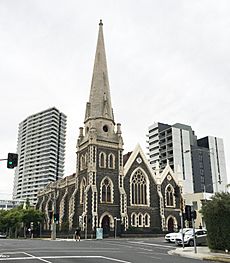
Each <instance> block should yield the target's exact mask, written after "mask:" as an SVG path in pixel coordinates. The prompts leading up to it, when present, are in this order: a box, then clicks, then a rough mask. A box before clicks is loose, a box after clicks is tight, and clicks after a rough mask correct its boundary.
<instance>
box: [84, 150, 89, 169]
mask: <svg viewBox="0 0 230 263" xmlns="http://www.w3.org/2000/svg"><path fill="white" fill-rule="evenodd" d="M87 165H88V153H86V154H85V163H84V169H86V168H87Z"/></svg>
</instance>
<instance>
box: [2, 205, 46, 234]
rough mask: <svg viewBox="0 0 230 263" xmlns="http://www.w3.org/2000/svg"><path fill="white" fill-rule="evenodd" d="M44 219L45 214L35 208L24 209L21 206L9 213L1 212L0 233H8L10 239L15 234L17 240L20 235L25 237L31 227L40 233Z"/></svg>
mask: <svg viewBox="0 0 230 263" xmlns="http://www.w3.org/2000/svg"><path fill="white" fill-rule="evenodd" d="M43 219H44V214H43V213H42V212H40V211H39V210H35V209H33V208H27V209H23V207H22V206H19V207H15V208H13V209H11V210H8V211H0V231H3V232H7V233H8V236H10V237H12V234H13V233H14V235H13V236H14V237H15V238H16V237H18V235H19V234H20V233H21V235H24V236H25V233H26V229H28V228H30V227H31V225H33V229H34V230H35V231H36V230H37V231H38V229H39V224H40V223H41V222H42V221H43ZM32 222H33V223H32Z"/></svg>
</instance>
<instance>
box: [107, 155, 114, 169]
mask: <svg viewBox="0 0 230 263" xmlns="http://www.w3.org/2000/svg"><path fill="white" fill-rule="evenodd" d="M108 168H109V169H115V155H114V154H113V153H110V154H109V155H108Z"/></svg>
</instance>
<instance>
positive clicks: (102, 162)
mask: <svg viewBox="0 0 230 263" xmlns="http://www.w3.org/2000/svg"><path fill="white" fill-rule="evenodd" d="M99 167H100V168H106V154H105V153H104V152H100V154H99Z"/></svg>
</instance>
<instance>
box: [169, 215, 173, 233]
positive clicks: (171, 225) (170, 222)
mask: <svg viewBox="0 0 230 263" xmlns="http://www.w3.org/2000/svg"><path fill="white" fill-rule="evenodd" d="M168 231H169V232H174V220H173V218H172V217H170V218H169V220H168Z"/></svg>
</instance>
